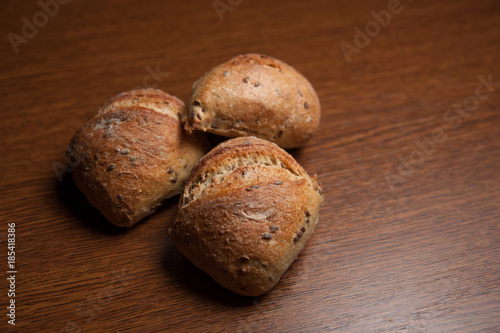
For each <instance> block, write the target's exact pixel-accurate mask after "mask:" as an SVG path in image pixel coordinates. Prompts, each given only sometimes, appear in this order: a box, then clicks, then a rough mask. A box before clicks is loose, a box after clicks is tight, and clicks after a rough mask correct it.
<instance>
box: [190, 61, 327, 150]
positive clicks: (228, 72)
mask: <svg viewBox="0 0 500 333" xmlns="http://www.w3.org/2000/svg"><path fill="white" fill-rule="evenodd" d="M320 114H321V110H320V103H319V99H318V96H317V95H316V92H315V91H314V89H313V87H312V85H311V84H310V83H309V81H308V80H307V79H306V78H305V77H304V76H303V75H301V74H300V73H299V72H297V71H296V70H295V69H294V68H293V67H291V66H289V65H287V64H285V63H284V62H282V61H280V60H278V59H275V58H272V57H269V56H265V55H261V54H245V55H240V56H237V57H235V58H233V59H231V60H229V61H227V62H226V63H223V64H221V65H219V66H217V67H215V68H214V69H212V70H211V71H210V72H208V73H206V74H205V75H204V76H203V77H202V78H201V79H199V80H198V81H197V82H196V83H195V84H194V86H193V91H192V93H191V97H190V98H189V103H188V105H187V113H186V114H185V115H184V117H183V122H184V123H185V128H186V130H187V131H188V132H189V133H191V132H193V131H205V132H211V133H214V134H218V135H222V136H226V137H237V136H247V135H252V136H256V137H259V138H262V139H266V140H269V141H273V142H275V143H277V144H278V145H280V146H281V147H283V148H294V147H299V146H301V145H303V144H304V143H306V142H307V141H308V140H309V139H310V138H311V137H312V135H313V134H314V133H315V131H316V129H317V128H318V126H319V120H320Z"/></svg>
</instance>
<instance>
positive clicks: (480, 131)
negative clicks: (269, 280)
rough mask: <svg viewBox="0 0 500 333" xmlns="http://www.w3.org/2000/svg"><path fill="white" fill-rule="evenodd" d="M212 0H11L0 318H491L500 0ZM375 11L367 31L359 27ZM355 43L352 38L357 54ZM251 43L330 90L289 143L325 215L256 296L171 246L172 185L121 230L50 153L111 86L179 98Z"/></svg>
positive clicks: (97, 321)
mask: <svg viewBox="0 0 500 333" xmlns="http://www.w3.org/2000/svg"><path fill="white" fill-rule="evenodd" d="M43 1H44V0H42V3H45V2H43ZM46 2H47V3H52V4H54V3H55V2H54V1H46ZM217 3H218V4H219V6H222V5H221V3H222V4H225V5H226V6H229V7H226V11H225V12H223V13H222V14H221V15H222V16H219V15H218V12H217V11H216V9H215V8H214V1H211V0H204V1H201V0H200V1H189V2H187V1H132V0H126V1H125V0H122V1H118V0H112V1H83V0H72V1H69V2H68V3H67V4H59V5H58V8H56V7H55V6H52V7H48V8H49V12H50V11H51V13H52V14H54V15H53V17H52V16H50V15H48V14H43V9H42V7H41V6H40V4H39V3H38V2H37V1H32V0H30V1H22V2H21V1H13V0H8V1H6V0H2V2H1V4H0V29H1V31H0V35H1V42H0V59H1V62H0V81H1V82H0V89H1V91H0V92H1V99H0V106H1V115H2V117H1V122H0V142H1V144H0V162H1V164H0V167H1V169H0V180H1V183H0V200H1V201H0V207H1V213H2V215H1V220H2V221H3V222H2V224H0V253H4V255H3V257H2V258H3V259H0V267H1V270H2V271H4V273H2V276H3V277H4V278H3V279H2V280H3V281H4V282H2V283H1V284H0V289H2V290H4V291H2V292H0V294H1V295H2V296H1V297H0V300H1V304H0V305H1V308H3V309H4V310H3V312H4V313H0V317H3V318H4V319H2V321H1V322H0V330H1V331H19V332H79V331H80V332H118V331H119V332H164V331H168V330H172V331H189V330H196V331H216V332H228V331H237V332H251V331H262V332H264V331H267V332H276V331H279V332H329V331H338V332H394V331H398V330H400V331H402V332H427V331H428V332H449V331H456V332H494V331H496V330H498V329H499V327H500V226H499V223H500V173H499V170H500V131H499V127H500V116H499V112H498V110H499V107H500V83H498V84H497V85H496V86H494V85H491V86H489V89H490V90H488V88H486V87H484V86H482V87H480V88H479V90H477V87H478V85H480V79H481V78H480V77H482V78H484V79H485V80H488V76H489V75H491V76H490V78H491V80H493V81H495V82H500V63H499V54H500V43H499V41H500V39H499V37H500V36H499V35H500V33H499V31H500V4H499V2H498V1H495V0H490V1H456V0H455V1H451V0H449V1H448V0H447V1H427V0H413V1H409V0H404V1H401V3H400V5H399V7H396V8H397V11H398V13H397V14H391V20H390V22H388V24H385V25H386V26H385V27H382V26H380V25H379V24H374V23H370V21H374V17H373V16H372V15H371V14H370V11H375V12H376V13H380V11H381V10H387V8H388V4H390V3H391V1H386V0H383V1H382V0H372V1H369V0H364V1H347V0H344V1H330V0H328V1H327V0H324V1H321V0H316V1H264V0H244V1H237V0H232V1H229V0H221V1H219V2H217ZM229 3H232V4H233V5H229ZM391 8H392V7H391ZM55 9H58V10H57V13H55V11H56V10H55ZM220 11H221V12H222V11H223V9H221V10H220ZM40 12H41V13H42V14H40ZM44 15H45V16H44ZM382 16H383V15H382ZM23 18H25V19H23ZM221 18H222V20H221ZM34 20H35V23H37V22H38V23H37V24H38V25H39V27H37V26H34V28H35V29H32V30H30V29H29V25H30V24H33V22H34ZM26 22H28V23H26ZM366 24H368V27H369V28H371V29H373V30H371V32H369V34H370V35H371V36H372V37H369V36H368V37H365V38H363V37H358V40H357V44H356V41H355V36H356V34H359V33H357V32H356V31H355V30H354V29H355V28H359V29H360V30H361V31H362V32H364V31H365V28H366ZM25 25H26V26H28V27H24V26H25ZM23 27H24V28H23ZM377 27H379V29H377ZM23 29H24V31H23ZM365 33H366V32H365ZM367 38H369V40H367ZM9 39H11V40H15V42H14V44H13V42H11V41H10V40H9ZM21 41H22V42H21ZM17 43H21V44H19V45H17V47H16V46H13V45H16V44H17ZM342 43H346V44H342ZM347 44H349V45H350V46H351V47H353V48H354V47H356V45H357V46H358V47H357V51H356V52H354V51H353V52H354V53H352V54H351V55H350V56H349V57H348V58H350V59H349V60H350V62H348V61H347V60H348V59H347V57H346V56H345V55H344V54H343V52H342V51H341V47H340V45H343V46H344V47H345V46H346V45H347ZM16 48H17V53H16ZM247 52H260V53H265V54H268V55H272V56H274V57H276V58H278V59H281V60H283V61H285V62H287V63H289V64H290V65H292V66H294V67H295V68H296V69H297V70H298V71H300V72H301V73H303V74H304V75H305V76H306V77H307V78H308V79H309V80H310V81H311V83H312V84H313V86H314V87H315V88H316V90H317V93H318V95H319V97H320V100H321V103H322V119H321V126H320V128H319V130H318V132H317V134H316V135H315V137H314V138H313V139H312V140H311V141H310V142H309V143H308V144H307V145H306V146H305V147H303V148H301V149H298V150H293V151H292V153H293V155H294V156H295V158H296V159H297V160H298V161H299V163H301V164H302V166H303V167H304V168H305V169H306V170H307V171H308V172H309V173H310V174H318V177H319V179H320V181H321V182H322V184H323V189H324V191H325V205H324V207H323V208H322V210H321V213H320V220H319V224H318V226H317V229H316V232H315V234H314V235H313V237H312V238H311V240H310V242H309V243H308V245H307V247H306V249H305V250H304V252H303V253H302V254H301V255H300V256H299V258H298V259H297V261H296V262H295V263H294V264H293V265H292V267H291V268H290V269H289V270H288V271H287V272H286V273H285V275H284V276H283V278H282V280H281V282H280V283H279V284H278V285H277V286H276V288H274V289H273V290H272V291H270V292H269V293H267V294H265V295H264V296H261V297H258V298H247V297H242V296H238V295H235V294H232V293H230V292H228V291H226V290H224V289H223V288H222V287H219V286H218V285H217V284H216V283H214V282H213V281H212V280H211V279H210V278H209V277H208V276H206V275H205V274H203V273H202V272H201V271H199V270H198V269H196V268H194V267H193V266H192V265H191V264H190V263H189V262H188V261H187V260H186V259H184V258H183V257H182V256H181V255H180V254H179V253H178V252H177V251H176V250H175V248H174V247H173V245H172V242H171V240H170V239H169V237H168V234H167V231H168V228H169V225H170V224H171V222H172V220H173V218H174V217H175V214H176V210H177V207H176V205H177V200H178V198H173V199H171V200H168V201H167V202H166V203H165V205H164V206H163V208H162V209H161V210H160V211H159V212H157V213H156V214H155V215H153V216H151V217H150V218H148V219H147V220H145V221H144V222H143V223H141V224H139V225H137V226H136V227H135V228H133V229H131V230H128V231H123V230H120V229H117V228H115V227H112V226H111V225H110V224H109V223H108V222H106V221H105V219H104V218H103V217H102V216H100V215H99V213H98V212H97V211H95V210H94V209H93V208H92V207H90V206H89V204H88V203H87V202H86V200H85V198H84V197H83V196H82V195H81V194H80V193H79V192H78V190H76V189H75V187H74V184H73V182H72V181H71V178H70V177H67V176H68V174H67V173H65V174H64V177H63V179H64V180H63V181H62V182H60V181H59V180H58V177H57V175H56V172H55V171H54V167H55V168H56V171H58V173H59V174H60V173H63V172H64V171H65V170H66V169H65V168H66V167H68V162H66V161H65V148H66V145H67V144H68V142H69V140H70V139H71V137H72V135H73V134H74V132H75V131H76V130H77V128H78V127H79V126H80V125H81V124H82V123H83V122H84V121H85V120H86V119H87V118H89V117H90V116H92V115H93V114H94V113H95V112H96V110H97V108H98V107H99V105H101V104H103V103H104V102H105V101H107V100H108V99H109V98H110V97H112V96H114V95H115V94H117V93H119V92H122V91H125V90H129V89H132V88H135V87H139V86H149V87H157V88H160V89H163V90H165V91H167V92H169V93H171V94H173V95H176V96H178V97H179V98H181V99H182V100H187V98H188V96H189V94H190V91H191V86H192V83H193V82H194V81H195V80H196V79H198V78H199V77H200V76H201V75H203V73H205V72H206V71H208V70H210V69H211V68H212V67H213V66H215V65H218V64H220V63H222V62H224V61H226V60H228V59H230V58H231V57H233V56H235V55H238V54H241V53H247ZM151 73H155V75H153V74H151ZM167 73H168V74H167ZM476 90H477V91H476ZM476 92H478V93H479V94H480V95H479V96H484V97H481V98H482V100H479V99H477V98H476V97H475V96H476ZM476 102H477V103H476ZM463 103H472V104H467V107H468V108H469V109H470V110H471V111H470V112H469V111H466V110H465V111H463V110H462V111H460V110H461V109H460V108H462V109H463V107H460V104H463ZM474 103H476V104H474ZM454 105H458V106H457V111H454V109H453V107H454ZM459 112H461V113H459ZM64 165H66V167H65V166H64ZM12 222H15V223H16V269H17V272H18V273H17V275H16V298H15V299H16V305H17V307H16V310H17V311H16V326H15V327H13V326H11V325H9V324H7V320H8V317H6V314H7V311H8V310H7V309H6V306H7V305H8V302H9V298H8V297H7V290H8V288H9V284H8V281H6V278H7V277H8V274H7V273H6V271H7V270H8V268H7V232H8V230H7V228H8V227H7V223H12Z"/></svg>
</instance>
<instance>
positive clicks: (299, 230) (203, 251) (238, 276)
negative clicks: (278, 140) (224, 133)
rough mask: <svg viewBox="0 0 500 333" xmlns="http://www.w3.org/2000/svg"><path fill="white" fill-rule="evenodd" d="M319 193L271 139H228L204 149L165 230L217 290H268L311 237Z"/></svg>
mask: <svg viewBox="0 0 500 333" xmlns="http://www.w3.org/2000/svg"><path fill="white" fill-rule="evenodd" d="M322 204H323V191H322V189H321V186H320V185H319V183H318V182H317V181H316V178H315V177H313V178H311V177H309V176H308V174H307V173H306V172H305V170H304V169H303V168H302V167H301V166H300V165H299V164H298V163H297V162H296V161H295V160H294V159H293V157H292V156H290V155H289V154H288V153H287V152H285V151H284V150H283V149H281V148H279V147H278V146H277V145H275V144H274V143H271V142H269V141H265V140H261V139H257V138H254V137H242V138H236V139H230V140H228V141H225V142H223V143H221V144H220V145H218V146H217V147H215V148H214V149H213V150H212V151H210V152H209V153H208V154H207V155H205V156H204V157H203V158H202V159H201V160H200V162H199V163H198V165H197V166H196V167H195V168H194V169H193V172H192V174H191V176H190V178H189V179H188V181H187V183H186V187H185V189H184V191H183V193H182V195H181V199H180V203H179V212H178V214H177V217H176V220H175V222H174V224H173V225H172V227H171V228H170V235H171V237H172V239H173V241H174V243H175V245H176V247H177V248H178V249H179V251H180V252H181V253H182V254H184V255H185V256H186V257H187V258H188V259H189V260H190V261H191V262H193V263H194V264H195V265H196V266H198V267H199V268H200V269H202V270H203V271H205V272H206V273H207V274H209V275H210V276H211V277H212V278H213V279H214V280H215V281H217V282H218V283H219V284H221V285H222V286H224V287H225V288H227V289H229V290H231V291H233V292H235V293H238V294H242V295H247V296H258V295H261V294H263V293H265V292H267V291H268V290H270V289H271V288H272V287H273V286H274V285H276V283H277V282H278V281H279V279H280V278H281V276H282V275H283V273H284V272H285V271H286V270H287V268H288V267H289V266H290V265H291V264H292V262H293V261H294V260H295V259H296V258H297V256H298V254H299V253H300V252H301V251H302V250H303V249H304V246H305V245H306V243H307V241H308V240H309V238H310V237H311V234H312V232H313V230H314V227H315V225H316V222H317V220H318V214H319V209H320V206H321V205H322Z"/></svg>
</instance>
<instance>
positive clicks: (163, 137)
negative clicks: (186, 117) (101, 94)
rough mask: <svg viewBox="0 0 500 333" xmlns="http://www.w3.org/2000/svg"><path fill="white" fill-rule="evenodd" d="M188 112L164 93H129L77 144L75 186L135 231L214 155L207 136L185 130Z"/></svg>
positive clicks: (73, 145)
mask: <svg viewBox="0 0 500 333" xmlns="http://www.w3.org/2000/svg"><path fill="white" fill-rule="evenodd" d="M183 109H184V103H183V102H182V101H180V100H179V99H177V98H176V97H174V96H171V95H169V94H167V93H165V92H163V91H161V90H157V89H142V90H133V91H129V92H124V93H122V94H119V95H117V96H115V97H114V98H112V99H111V100H110V101H109V102H107V103H106V104H105V105H104V106H102V107H101V108H100V109H99V111H98V113H97V115H95V116H94V117H92V118H91V119H89V120H88V121H87V122H86V123H85V124H84V125H83V126H82V127H81V128H80V129H79V130H78V131H77V132H76V134H75V136H74V137H73V139H72V140H71V142H70V144H69V146H68V151H67V154H68V155H69V156H68V157H70V158H71V159H72V160H74V161H75V164H76V167H74V170H73V178H74V180H75V183H76V185H77V186H78V188H79V189H80V190H81V191H82V192H83V193H84V194H85V196H86V197H87V199H88V201H89V202H90V203H91V204H92V205H93V206H94V207H96V208H98V209H99V210H100V211H101V213H102V214H103V215H104V216H105V217H106V218H107V219H108V220H109V221H110V222H112V223H113V224H115V225H117V226H120V227H131V226H133V225H134V224H135V223H137V222H138V221H139V220H141V219H142V218H144V217H146V216H148V215H149V214H151V213H153V212H154V211H155V210H156V209H157V208H158V207H159V206H160V205H161V203H162V202H163V201H164V200H165V199H166V198H169V197H172V196H174V195H176V194H178V193H180V191H181V189H182V187H183V185H184V183H185V181H186V180H187V178H188V177H189V174H190V171H191V169H192V167H193V166H194V165H195V164H196V163H197V162H198V160H199V159H200V158H201V157H202V156H203V155H204V154H205V152H206V151H208V147H207V145H206V144H205V142H204V140H203V139H202V138H200V137H198V136H189V135H187V134H186V133H185V131H184V129H183V128H182V123H181V121H180V119H179V114H180V113H182V112H183Z"/></svg>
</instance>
